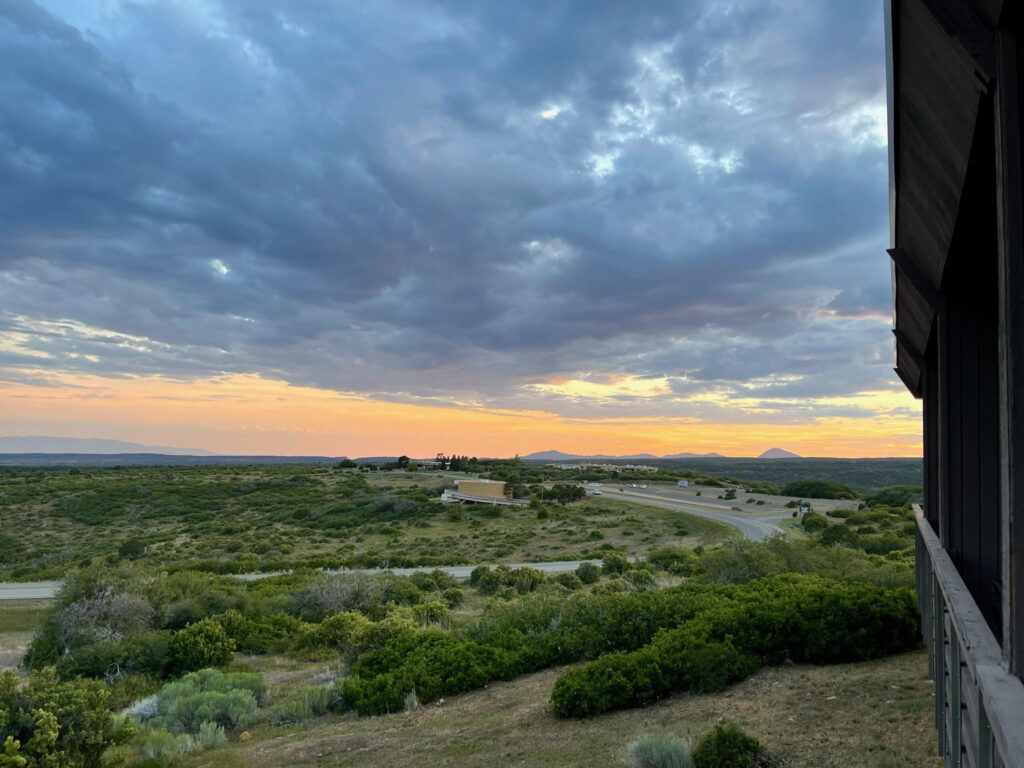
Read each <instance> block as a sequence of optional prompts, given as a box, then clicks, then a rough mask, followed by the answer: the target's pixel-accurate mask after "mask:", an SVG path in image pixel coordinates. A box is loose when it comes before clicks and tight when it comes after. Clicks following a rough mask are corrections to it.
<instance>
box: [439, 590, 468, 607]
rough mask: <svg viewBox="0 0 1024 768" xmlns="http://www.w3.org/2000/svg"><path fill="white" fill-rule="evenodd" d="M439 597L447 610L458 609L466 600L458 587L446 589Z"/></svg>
mask: <svg viewBox="0 0 1024 768" xmlns="http://www.w3.org/2000/svg"><path fill="white" fill-rule="evenodd" d="M441 596H442V597H443V598H444V602H445V604H446V605H447V606H448V607H449V608H458V607H459V606H460V605H462V604H463V603H464V602H465V600H466V596H465V593H463V591H462V590H461V589H460V588H459V587H448V588H447V589H446V590H444V592H442V593H441Z"/></svg>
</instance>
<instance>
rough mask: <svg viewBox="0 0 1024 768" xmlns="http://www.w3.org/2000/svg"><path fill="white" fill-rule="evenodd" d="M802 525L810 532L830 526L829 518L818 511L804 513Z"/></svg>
mask: <svg viewBox="0 0 1024 768" xmlns="http://www.w3.org/2000/svg"><path fill="white" fill-rule="evenodd" d="M800 525H801V526H803V529H804V530H805V531H807V532H808V533H817V532H819V531H823V530H825V529H826V528H828V527H829V524H828V520H826V519H825V516H824V515H819V514H818V513H817V512H808V513H807V514H806V515H804V518H803V520H801V521H800Z"/></svg>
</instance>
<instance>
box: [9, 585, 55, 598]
mask: <svg viewBox="0 0 1024 768" xmlns="http://www.w3.org/2000/svg"><path fill="white" fill-rule="evenodd" d="M59 589H60V582H59V581H26V582H23V583H20V584H0V600H46V599H48V598H51V597H53V596H54V595H56V594H57V590H59Z"/></svg>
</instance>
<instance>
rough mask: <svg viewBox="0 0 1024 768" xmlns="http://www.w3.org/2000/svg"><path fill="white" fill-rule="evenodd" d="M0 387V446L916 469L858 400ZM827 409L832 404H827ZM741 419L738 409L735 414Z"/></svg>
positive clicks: (906, 439)
mask: <svg viewBox="0 0 1024 768" xmlns="http://www.w3.org/2000/svg"><path fill="white" fill-rule="evenodd" d="M20 373H21V374H22V376H21V378H22V379H23V380H22V381H17V380H3V378H2V376H0V412H2V413H3V416H0V433H2V434H9V435H15V434H48V435H53V436H60V437H97V438H100V437H102V438H112V439H121V440H129V441H133V442H140V443H148V444H161V445H175V446H188V447H193V448H204V449H206V450H210V451H214V452H217V453H224V454H278V455H328V456H340V455H349V456H376V455H397V454H401V453H405V454H408V455H414V456H431V455H433V454H435V453H437V452H438V451H443V452H446V453H450V452H453V451H456V452H459V453H466V454H470V455H477V456H511V455H514V454H521V455H523V454H527V453H531V452H534V451H540V450H547V449H551V448H557V449H559V450H562V451H565V452H568V453H579V454H597V453H604V454H631V453H652V454H655V455H662V454H669V453H678V452H682V451H692V452H695V453H704V452H709V451H717V452H720V453H723V454H725V455H727V456H756V455H758V454H759V453H761V452H762V451H763V450H765V449H766V448H769V447H771V446H774V445H779V446H782V447H785V448H787V449H788V450H792V451H795V452H796V453H799V454H801V455H804V456H836V457H868V456H915V455H920V451H921V436H920V417H919V415H918V414H917V413H916V412H915V407H912V406H911V404H912V403H913V401H912V400H911V399H910V397H909V395H901V394H900V393H898V392H895V391H894V392H876V393H861V394H860V395H857V396H853V397H844V398H833V399H826V400H829V402H831V403H832V404H834V405H840V406H843V405H855V406H856V407H859V408H870V410H871V411H872V412H873V413H874V415H871V416H868V417H865V416H857V417H853V416H834V417H818V418H813V419H808V421H807V422H805V423H792V424H779V423H771V419H770V418H768V417H767V416H768V415H769V414H768V413H767V412H766V413H765V418H764V419H763V420H762V419H761V418H760V417H759V415H758V414H755V416H758V418H754V419H751V418H750V414H747V418H746V420H743V421H736V422H728V421H723V420H718V421H707V420H701V419H697V418H694V417H693V416H689V415H685V409H683V408H681V409H680V415H679V416H678V417H676V416H671V417H666V416H656V415H643V414H640V415H636V416H624V415H621V414H620V415H616V416H613V417H609V416H601V415H597V414H595V415H594V416H593V417H588V416H579V415H575V416H565V415H559V414H556V413H553V412H550V411H547V410H543V409H537V410H507V409H506V410H503V409H499V408H486V407H468V406H467V407H459V406H457V405H435V404H430V405H422V404H410V403H404V402H392V401H388V400H386V399H378V398H374V397H369V396H367V395H364V394H358V393H341V392H333V391H329V390H324V389H317V388H314V387H304V386H294V385H291V384H289V383H288V382H286V381H282V380H275V379H267V378H263V377H260V376H257V375H241V374H236V375H225V376H218V377H213V378H203V379H192V380H179V379H172V378H168V377H164V376H135V377H124V378H107V377H101V376H92V375H83V374H62V373H54V372H49V371H43V370H39V371H37V372H35V373H36V374H37V375H36V377H35V378H32V377H29V376H26V375H25V374H26V373H27V372H26V371H25V370H22V371H20ZM535 386H538V387H546V390H543V391H547V392H552V393H560V394H566V395H571V396H572V397H573V398H575V399H578V400H587V399H594V400H597V401H600V400H602V399H605V398H607V397H608V396H610V395H611V394H613V393H619V394H625V395H627V396H631V397H636V396H638V395H639V396H641V398H643V397H645V396H646V397H650V398H657V397H665V396H667V395H666V392H667V387H666V384H665V380H664V379H634V378H630V377H622V378H619V379H618V380H615V379H614V378H606V379H605V380H604V382H603V383H601V382H596V383H595V382H581V381H577V380H568V381H565V382H562V383H561V384H558V383H549V384H545V385H535ZM833 401H834V402H833ZM737 412H742V407H740V408H738V409H737Z"/></svg>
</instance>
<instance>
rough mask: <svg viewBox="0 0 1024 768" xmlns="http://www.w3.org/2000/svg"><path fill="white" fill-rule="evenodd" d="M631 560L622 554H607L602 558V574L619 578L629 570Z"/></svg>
mask: <svg viewBox="0 0 1024 768" xmlns="http://www.w3.org/2000/svg"><path fill="white" fill-rule="evenodd" d="M629 565H630V563H629V559H628V558H627V557H626V556H625V555H624V554H622V553H621V552H606V553H605V554H604V556H603V557H602V558H601V573H603V574H605V575H612V576H618V575H621V574H623V573H625V572H626V571H627V570H629Z"/></svg>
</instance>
